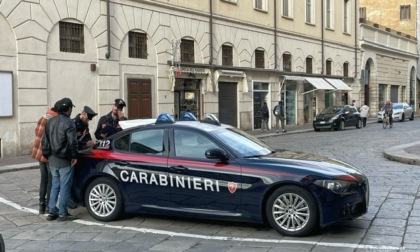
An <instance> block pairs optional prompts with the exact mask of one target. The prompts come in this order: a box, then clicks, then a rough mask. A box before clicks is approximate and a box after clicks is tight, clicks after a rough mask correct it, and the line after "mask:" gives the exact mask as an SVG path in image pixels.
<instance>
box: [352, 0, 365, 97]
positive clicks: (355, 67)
mask: <svg viewBox="0 0 420 252" xmlns="http://www.w3.org/2000/svg"><path fill="white" fill-rule="evenodd" d="M357 11H358V9H357V1H355V2H354V16H355V17H356V18H355V19H356V20H354V69H355V71H354V79H356V78H357V47H358V46H357V45H358V43H357V28H358V27H359V19H358V18H357V16H358V15H357ZM359 93H360V92H359ZM365 100H366V98H365Z"/></svg>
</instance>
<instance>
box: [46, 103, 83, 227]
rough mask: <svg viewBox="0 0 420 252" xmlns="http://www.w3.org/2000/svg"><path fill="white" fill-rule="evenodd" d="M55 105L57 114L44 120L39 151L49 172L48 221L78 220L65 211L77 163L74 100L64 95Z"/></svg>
mask: <svg viewBox="0 0 420 252" xmlns="http://www.w3.org/2000/svg"><path fill="white" fill-rule="evenodd" d="M56 105H57V110H58V113H59V114H58V116H56V117H53V118H51V119H50V120H49V121H48V122H47V125H46V126H45V134H44V136H43V138H42V147H43V148H42V153H43V155H46V156H47V157H48V160H49V163H50V169H51V175H52V186H51V193H50V201H49V204H48V208H49V209H48V210H49V215H48V216H47V220H48V221H53V220H56V219H58V221H67V220H74V219H77V218H76V217H74V216H71V215H70V214H69V213H68V210H67V206H68V201H69V198H70V190H71V185H72V183H73V173H74V170H73V167H74V165H75V164H76V163H77V154H78V152H77V137H76V127H75V125H74V122H73V121H72V120H71V119H70V115H71V112H72V111H73V107H74V106H73V102H72V101H71V100H70V99H69V98H63V99H61V100H60V101H58V102H57V103H56ZM59 195H60V200H59V203H58V206H59V209H57V208H56V205H57V200H58V196H59Z"/></svg>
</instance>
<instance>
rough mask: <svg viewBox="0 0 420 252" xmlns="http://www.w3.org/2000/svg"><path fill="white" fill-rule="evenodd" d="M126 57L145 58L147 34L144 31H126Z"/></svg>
mask: <svg viewBox="0 0 420 252" xmlns="http://www.w3.org/2000/svg"><path fill="white" fill-rule="evenodd" d="M128 57H130V58H139V59H147V35H146V34H145V33H140V32H129V33H128Z"/></svg>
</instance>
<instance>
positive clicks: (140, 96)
mask: <svg viewBox="0 0 420 252" xmlns="http://www.w3.org/2000/svg"><path fill="white" fill-rule="evenodd" d="M127 89H128V104H127V108H128V119H144V118H152V81H151V80H146V79H128V80H127Z"/></svg>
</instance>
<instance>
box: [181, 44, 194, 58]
mask: <svg viewBox="0 0 420 252" xmlns="http://www.w3.org/2000/svg"><path fill="white" fill-rule="evenodd" d="M181 62H185V63H194V41H193V40H189V39H181Z"/></svg>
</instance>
